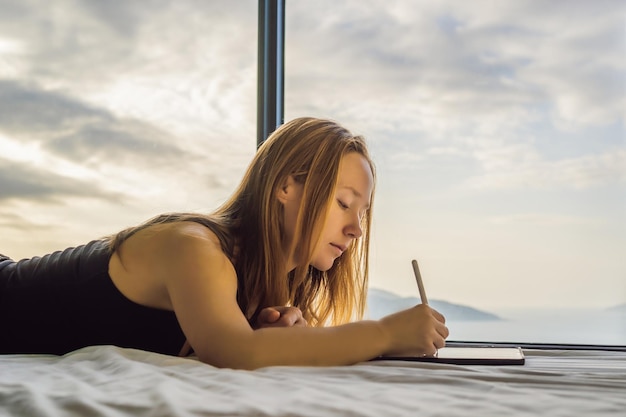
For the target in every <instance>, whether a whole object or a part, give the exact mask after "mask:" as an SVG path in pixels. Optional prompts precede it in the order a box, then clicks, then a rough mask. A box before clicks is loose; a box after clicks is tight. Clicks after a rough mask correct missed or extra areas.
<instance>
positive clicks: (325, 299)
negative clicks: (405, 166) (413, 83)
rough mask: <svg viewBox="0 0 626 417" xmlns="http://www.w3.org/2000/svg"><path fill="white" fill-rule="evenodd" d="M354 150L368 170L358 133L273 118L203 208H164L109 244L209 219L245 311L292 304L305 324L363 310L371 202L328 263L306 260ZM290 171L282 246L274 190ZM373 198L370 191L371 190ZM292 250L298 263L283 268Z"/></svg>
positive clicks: (347, 318)
mask: <svg viewBox="0 0 626 417" xmlns="http://www.w3.org/2000/svg"><path fill="white" fill-rule="evenodd" d="M350 152H356V153H358V154H360V155H362V156H363V157H364V158H365V159H366V160H367V161H368V162H369V165H370V168H371V171H372V175H373V176H374V177H375V170H374V165H373V163H372V161H371V158H370V157H369V153H368V151H367V146H366V144H365V141H364V139H363V137H361V136H355V135H353V134H351V133H350V132H349V131H348V130H346V129H345V128H343V127H342V126H340V125H338V124H337V123H335V122H333V121H329V120H323V119H315V118H298V119H294V120H292V121H290V122H288V123H286V124H284V125H282V126H280V127H279V128H278V129H277V130H276V131H275V132H274V133H272V134H271V135H270V137H269V138H268V139H267V140H266V141H265V142H264V143H263V144H262V145H261V146H260V147H259V149H258V151H257V153H256V155H255V157H254V159H253V160H252V162H251V164H250V166H249V167H248V170H247V172H246V173H245V175H244V177H243V179H242V181H241V183H240V185H239V187H238V188H237V190H236V191H235V192H234V193H233V195H232V196H231V197H230V198H229V199H228V200H227V201H226V202H225V203H224V204H223V205H222V206H221V207H219V208H218V209H217V210H216V211H215V212H213V213H212V214H211V215H208V216H204V215H198V214H171V215H162V216H159V217H157V218H154V219H152V220H150V221H148V222H147V223H144V224H143V225H141V226H139V227H137V228H132V229H128V230H126V231H123V232H120V233H119V234H118V235H117V236H116V237H115V239H113V241H112V243H111V248H112V250H115V249H117V248H119V245H120V244H121V243H122V242H123V241H124V240H125V239H126V238H127V237H128V236H130V235H131V234H133V233H135V232H136V231H137V230H140V229H141V228H145V227H147V226H149V225H152V224H155V223H163V222H170V221H180V220H191V221H196V222H199V223H202V224H204V225H206V226H207V227H209V228H210V229H211V230H212V231H213V232H214V233H216V235H217V236H218V238H219V240H220V242H221V245H222V249H223V250H224V251H225V253H226V254H227V255H228V256H229V257H230V259H231V260H232V261H233V264H234V266H235V270H236V272H237V280H238V289H237V302H238V304H239V307H240V308H241V310H242V311H243V313H244V314H245V315H246V317H248V319H250V320H253V319H254V318H255V317H256V315H257V314H258V313H259V311H260V310H261V309H262V308H265V307H270V306H279V305H292V306H296V307H298V308H300V309H301V310H302V313H303V316H304V318H305V319H306V320H307V321H308V322H309V324H310V325H314V326H320V325H324V324H340V323H345V322H347V321H350V320H351V319H353V318H361V317H363V312H364V310H365V299H366V295H367V294H366V290H367V284H368V276H369V268H368V265H369V239H370V225H371V205H370V209H369V210H367V213H366V214H365V216H363V219H362V224H361V228H362V230H363V233H362V235H361V237H360V238H358V239H356V240H355V241H354V242H353V243H352V244H351V245H350V247H349V248H348V249H347V250H346V251H345V252H344V253H343V254H342V255H341V256H340V257H339V258H337V259H336V260H335V262H334V264H333V266H332V267H331V268H330V269H329V270H328V271H320V270H317V269H315V268H314V267H312V266H309V264H310V261H311V258H312V252H313V250H314V248H315V246H316V244H317V241H318V239H319V237H320V236H319V235H320V232H321V229H322V227H323V225H324V222H325V219H326V214H327V211H328V209H329V207H330V204H331V202H332V201H333V199H334V198H333V197H334V191H335V187H336V183H337V176H338V171H339V164H340V162H341V158H342V157H343V156H344V155H345V154H347V153H350ZM289 176H291V177H292V178H293V179H294V180H295V181H296V182H298V183H300V184H302V185H303V198H302V202H301V206H300V210H299V213H298V218H297V221H296V230H295V233H294V239H293V240H294V242H295V244H294V245H293V246H292V247H291V248H290V249H289V250H290V253H288V254H284V250H285V249H284V246H283V245H284V233H285V231H284V225H283V218H284V216H283V205H282V204H281V203H280V201H279V200H278V198H277V192H278V190H279V189H280V187H281V186H282V185H283V184H284V181H285V180H286V179H287V178H288V177H289ZM372 198H373V196H372ZM296 251H297V253H298V259H299V261H300V262H299V265H298V266H297V267H296V269H295V270H293V271H287V270H286V268H287V265H286V260H287V259H288V258H289V255H293V254H294V253H295V252H296Z"/></svg>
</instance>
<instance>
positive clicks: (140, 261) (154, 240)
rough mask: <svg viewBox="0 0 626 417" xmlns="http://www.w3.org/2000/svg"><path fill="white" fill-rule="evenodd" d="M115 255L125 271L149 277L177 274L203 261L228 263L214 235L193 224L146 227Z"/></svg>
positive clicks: (187, 222)
mask: <svg viewBox="0 0 626 417" xmlns="http://www.w3.org/2000/svg"><path fill="white" fill-rule="evenodd" d="M118 256H119V258H120V260H121V262H122V264H123V266H124V268H125V269H126V270H127V271H129V272H131V271H133V272H139V273H145V274H150V275H152V276H157V275H163V274H165V275H166V276H172V275H177V274H175V270H176V269H178V270H181V269H184V270H189V269H190V268H191V266H193V265H197V264H198V263H199V262H201V261H203V260H206V259H209V260H211V261H212V262H213V263H215V262H219V263H222V262H225V261H228V258H227V257H226V255H225V254H224V251H223V250H222V246H221V244H220V241H219V239H218V237H217V236H216V235H215V233H213V232H212V231H211V230H210V229H209V228H208V227H206V226H203V225H201V224H199V223H196V222H193V221H177V222H171V223H164V224H156V225H153V226H149V227H147V228H145V229H143V230H141V231H139V232H137V233H136V234H134V235H132V236H130V237H129V238H128V239H127V240H126V241H125V242H124V243H122V245H121V246H120V248H119V253H118Z"/></svg>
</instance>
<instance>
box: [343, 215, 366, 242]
mask: <svg viewBox="0 0 626 417" xmlns="http://www.w3.org/2000/svg"><path fill="white" fill-rule="evenodd" d="M344 232H345V234H346V235H348V236H350V237H351V238H353V239H357V238H360V237H361V236H362V235H363V228H362V227H361V219H360V217H359V216H358V215H355V216H351V218H350V223H349V224H348V225H347V226H346V228H345V231H344Z"/></svg>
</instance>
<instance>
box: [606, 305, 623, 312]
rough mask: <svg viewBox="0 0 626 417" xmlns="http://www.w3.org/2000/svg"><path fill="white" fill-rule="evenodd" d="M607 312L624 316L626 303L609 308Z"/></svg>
mask: <svg viewBox="0 0 626 417" xmlns="http://www.w3.org/2000/svg"><path fill="white" fill-rule="evenodd" d="M607 311H610V312H611V313H622V314H626V303H624V304H618V305H616V306H613V307H609V308H608V309H607Z"/></svg>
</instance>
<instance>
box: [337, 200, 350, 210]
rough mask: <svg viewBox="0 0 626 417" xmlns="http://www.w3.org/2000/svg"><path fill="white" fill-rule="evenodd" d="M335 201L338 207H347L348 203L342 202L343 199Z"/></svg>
mask: <svg viewBox="0 0 626 417" xmlns="http://www.w3.org/2000/svg"><path fill="white" fill-rule="evenodd" d="M337 203H338V204H339V207H341V208H342V209H344V210H347V209H348V205H347V204H346V203H344V202H343V201H341V200H337Z"/></svg>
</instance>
